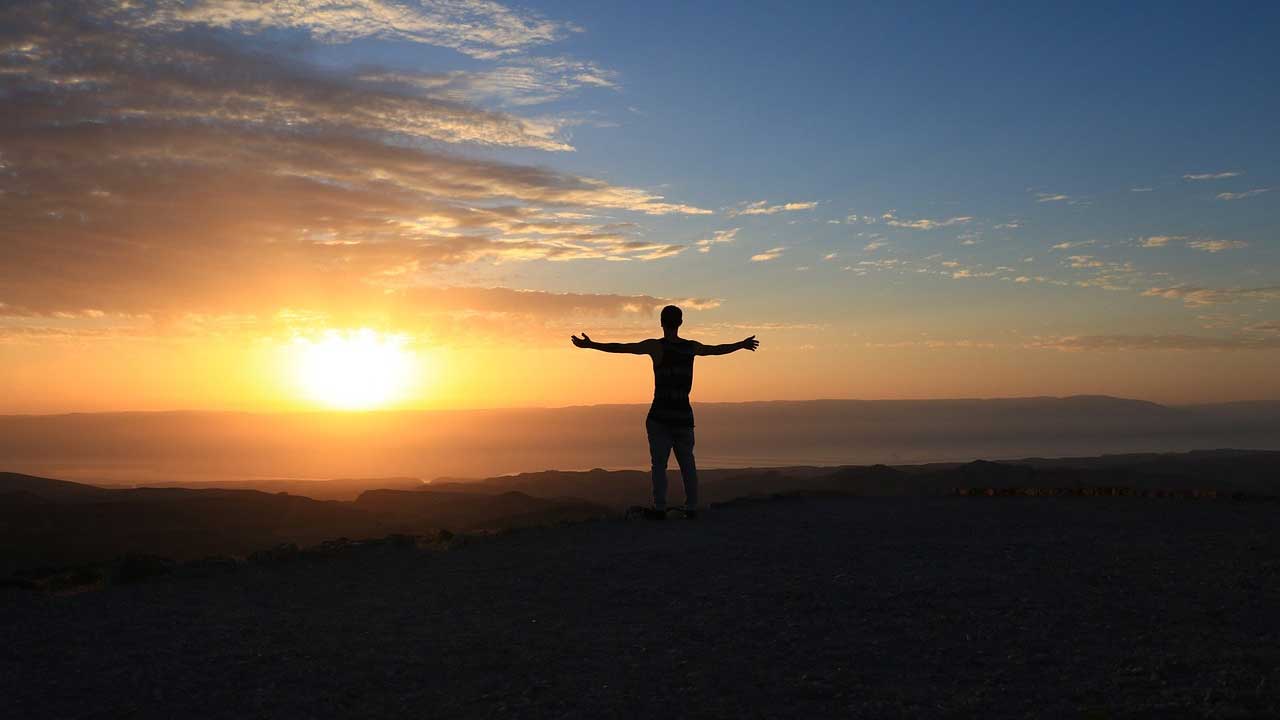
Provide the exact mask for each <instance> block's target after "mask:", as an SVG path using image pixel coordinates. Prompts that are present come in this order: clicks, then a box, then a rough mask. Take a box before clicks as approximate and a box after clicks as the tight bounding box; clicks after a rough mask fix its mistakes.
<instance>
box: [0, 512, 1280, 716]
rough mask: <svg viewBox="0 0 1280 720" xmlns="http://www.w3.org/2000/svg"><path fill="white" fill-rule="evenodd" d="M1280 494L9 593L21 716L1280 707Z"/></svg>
mask: <svg viewBox="0 0 1280 720" xmlns="http://www.w3.org/2000/svg"><path fill="white" fill-rule="evenodd" d="M1278 512H1280V507H1277V506H1276V505H1274V504H1254V503H1243V502H1232V501H1228V500H1156V499H1132V498H999V497H997V498H986V497H982V498H936V499H926V500H910V499H890V498H885V499H857V498H806V499H787V500H774V501H761V502H738V503H733V504H730V505H727V506H724V507H719V508H715V509H712V510H710V511H708V512H706V513H705V514H704V515H703V517H701V518H700V519H698V520H697V521H670V522H666V523H653V522H643V521H622V520H617V521H599V522H588V523H583V524H579V525H574V526H570V527H558V528H546V529H536V530H525V531H520V532H515V533H512V534H507V535H502V536H497V537H491V538H485V539H482V540H479V541H473V542H466V543H463V544H461V545H460V546H454V547H452V548H450V549H448V550H443V551H442V550H438V549H425V550H424V549H420V548H416V549H415V548H397V547H393V546H390V545H380V546H377V547H372V548H368V549H366V550H353V551H351V552H344V553H340V554H338V555H337V556H336V557H333V558H328V559H320V558H312V559H304V560H295V561H292V562H281V563H278V564H251V565H242V566H240V567H238V568H234V569H230V570H212V571H210V574H208V575H207V576H204V577H166V578H161V579H157V580H153V581H149V582H144V583H139V584H134V585H119V586H110V587H107V588H105V589H103V590H99V591H95V592H81V593H76V594H68V595H55V594H48V593H35V592H30V591H20V590H6V591H3V592H0V638H3V642H2V643H0V716H3V717H12V718H19V717H21V718H28V717H32V718H34V717H57V718H108V717H157V718H159V717H166V718H167V717H226V718H245V717H288V718H307V717H370V716H379V717H432V718H449V717H497V716H508V717H521V718H525V717H564V716H569V717H607V716H623V717H779V716H836V715H839V716H844V717H877V718H878V717H925V718H928V717H939V718H941V717H985V718H1004V717H1010V718H1013V717H1038V718H1042V717H1050V718H1052V717H1063V718H1080V717H1085V718H1088V717H1144V718H1176V717H1223V718H1226V717H1276V716H1280V535H1278V534H1277V532H1276V530H1275V528H1276V526H1277V523H1276V520H1277V513H1278Z"/></svg>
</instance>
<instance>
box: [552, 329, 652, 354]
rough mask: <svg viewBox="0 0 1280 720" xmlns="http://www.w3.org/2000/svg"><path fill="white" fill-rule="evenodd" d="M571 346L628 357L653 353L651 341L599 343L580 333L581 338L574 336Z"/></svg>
mask: <svg viewBox="0 0 1280 720" xmlns="http://www.w3.org/2000/svg"><path fill="white" fill-rule="evenodd" d="M571 339H572V340H573V344H574V345H575V346H577V347H580V348H586V349H588V350H599V351H601V352H607V353H626V354H628V355H650V354H652V353H653V341H652V340H641V341H640V342H633V343H599V342H596V341H595V340H592V339H591V338H589V337H587V334H586V333H582V337H578V336H577V335H574V336H573V337H572V338H571Z"/></svg>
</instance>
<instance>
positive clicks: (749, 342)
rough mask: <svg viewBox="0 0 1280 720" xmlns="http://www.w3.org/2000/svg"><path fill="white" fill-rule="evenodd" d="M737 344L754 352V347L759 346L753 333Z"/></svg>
mask: <svg viewBox="0 0 1280 720" xmlns="http://www.w3.org/2000/svg"><path fill="white" fill-rule="evenodd" d="M738 344H739V345H741V346H742V349H743V350H750V351H751V352H755V351H756V348H758V347H760V341H759V340H757V339H756V336H755V335H752V336H751V337H749V338H747V339H746V340H743V341H742V342H740V343H738Z"/></svg>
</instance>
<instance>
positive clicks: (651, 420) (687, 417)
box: [573, 305, 760, 518]
mask: <svg viewBox="0 0 1280 720" xmlns="http://www.w3.org/2000/svg"><path fill="white" fill-rule="evenodd" d="M661 319H662V337H661V338H660V339H652V338H651V339H649V340H641V341H640V342H634V343H598V342H595V341H594V340H592V339H591V338H589V337H587V334H586V333H585V332H584V333H582V337H578V336H577V335H574V336H573V344H574V345H576V346H577V347H580V348H589V349H591V350H601V351H604V352H611V353H627V354H631V355H648V356H649V357H650V358H652V359H653V404H652V405H651V406H650V407H649V416H648V417H647V418H646V419H645V423H644V426H645V430H647V431H648V433H649V458H650V460H651V461H652V465H653V510H652V511H650V512H649V513H648V515H649V517H653V518H661V517H665V516H666V511H667V458H668V457H670V456H671V451H672V449H674V450H675V452H676V462H677V463H678V464H679V465H680V475H681V477H683V478H684V500H685V505H684V511H685V513H686V514H687V515H688V516H690V517H694V516H696V514H697V510H698V468H697V466H695V465H694V462H693V407H692V406H691V405H690V404H689V391H690V390H691V389H693V358H694V357H695V356H697V355H728V354H729V353H731V352H736V351H738V350H751V351H753V352H754V351H755V349H756V348H758V347H760V341H759V340H756V336H755V335H752V336H751V337H749V338H747V339H746V340H742V341H739V342H736V343H728V344H725V345H703V344H702V343H700V342H698V341H697V340H687V339H685V338H682V337H680V334H679V333H680V324H681V323H682V322H683V321H684V314H683V313H682V312H680V308H678V307H676V306H675V305H668V306H666V307H664V308H662V317H661Z"/></svg>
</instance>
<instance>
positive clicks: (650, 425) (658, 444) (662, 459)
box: [644, 420, 671, 510]
mask: <svg viewBox="0 0 1280 720" xmlns="http://www.w3.org/2000/svg"><path fill="white" fill-rule="evenodd" d="M644 428H645V430H646V431H647V432H648V434H649V461H650V464H651V466H652V468H653V507H654V509H655V510H666V509H667V458H669V457H671V430H670V429H669V428H668V427H667V426H666V425H663V424H662V423H659V422H653V421H651V420H650V421H646V422H645V424H644Z"/></svg>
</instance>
